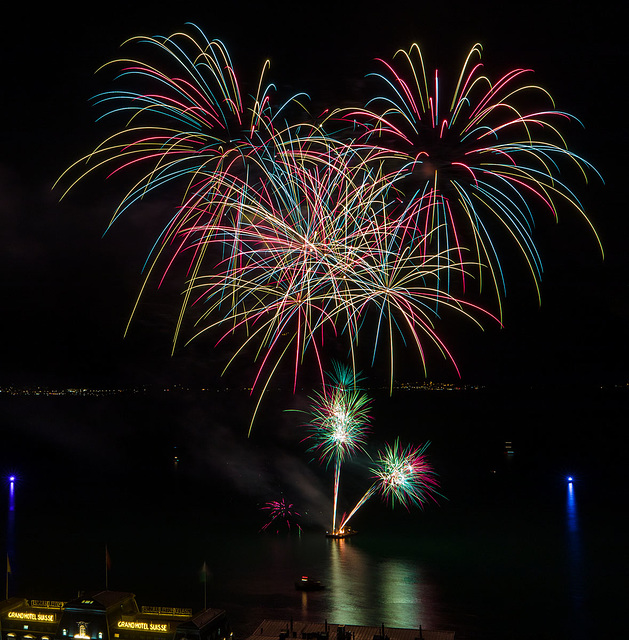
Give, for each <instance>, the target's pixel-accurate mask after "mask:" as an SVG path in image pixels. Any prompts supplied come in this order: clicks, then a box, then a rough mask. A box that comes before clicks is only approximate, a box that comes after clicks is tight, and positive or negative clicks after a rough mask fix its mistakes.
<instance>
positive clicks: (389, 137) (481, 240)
mask: <svg viewBox="0 0 629 640" xmlns="http://www.w3.org/2000/svg"><path fill="white" fill-rule="evenodd" d="M481 49H482V48H481V46H480V45H479V44H477V45H475V46H474V47H473V48H472V49H471V51H470V52H469V54H468V56H467V58H466V60H465V63H464V64H463V67H462V70H461V73H460V75H459V78H458V81H457V82H456V85H455V86H454V89H453V91H452V93H451V97H448V96H444V95H443V93H444V92H443V89H442V85H444V84H446V83H447V78H446V79H445V80H446V82H445V83H444V79H443V78H442V76H441V74H440V73H439V71H438V70H435V71H434V73H432V74H429V73H427V71H426V66H425V64H424V59H423V56H422V53H421V50H420V48H419V46H417V45H416V44H414V45H413V46H411V47H410V49H409V50H408V51H406V50H400V51H398V52H397V54H396V55H395V56H394V61H393V62H388V61H385V60H379V62H380V63H381V65H382V71H381V72H378V73H373V74H370V75H372V76H374V77H375V78H377V80H378V81H379V85H380V86H381V87H382V92H381V93H380V94H378V95H376V96H374V97H373V98H372V99H370V100H369V101H368V102H367V107H366V108H365V109H350V110H347V109H345V110H339V111H337V112H336V113H334V114H332V116H331V117H332V118H340V119H341V120H345V121H348V122H351V125H352V128H353V129H354V131H356V128H357V127H358V133H357V134H356V135H357V142H358V143H359V144H360V145H364V146H365V147H366V148H369V149H371V151H370V153H371V154H372V155H373V154H374V152H376V155H377V156H378V157H380V158H383V159H385V161H386V162H388V163H393V164H394V165H395V166H397V167H398V168H399V171H401V172H402V173H404V174H405V179H404V180H403V181H402V182H401V184H400V188H401V189H402V190H403V191H404V193H405V201H406V214H405V215H406V216H408V217H409V219H411V220H414V224H415V226H416V227H417V229H418V232H419V233H420V234H421V235H423V236H427V237H430V238H431V244H432V245H433V246H435V247H437V251H440V250H443V249H456V250H457V251H463V250H467V251H469V252H470V253H471V255H473V256H475V258H473V262H475V263H476V264H477V265H478V269H477V279H478V281H479V283H480V286H481V288H482V283H483V280H484V276H483V274H484V272H485V269H487V271H488V273H489V278H490V281H491V286H492V288H493V289H494V290H495V292H496V294H497V298H498V304H499V306H500V308H502V302H501V297H502V295H503V294H504V292H505V290H506V282H505V279H504V274H503V269H502V264H501V260H500V250H499V248H498V242H497V241H496V237H497V234H498V232H499V231H500V229H502V230H503V232H504V234H503V235H506V236H507V237H510V238H511V239H512V240H513V241H514V242H515V243H516V245H517V247H518V248H519V251H520V253H521V254H522V255H523V257H524V259H525V261H526V263H527V265H528V269H529V271H530V272H531V275H532V277H533V280H534V283H535V285H536V287H537V291H538V296H539V281H540V279H541V276H542V261H541V257H540V255H539V253H538V251H537V248H536V245H535V241H534V238H533V229H534V226H535V213H536V212H537V210H546V211H548V212H549V213H550V214H551V215H552V216H553V217H554V218H555V219H557V218H558V211H559V209H560V203H562V202H563V203H567V204H568V206H569V207H571V208H572V209H574V210H576V211H577V212H578V213H579V214H580V215H581V216H582V218H583V219H584V220H585V221H586V223H587V224H588V225H589V226H590V227H591V228H592V230H593V231H594V229H593V227H592V225H591V223H590V221H589V219H588V218H587V216H586V214H585V211H584V209H583V206H582V204H581V203H580V201H579V200H578V199H577V197H576V196H575V194H574V193H573V192H572V190H571V189H570V188H569V187H568V185H567V184H566V183H565V181H564V180H563V179H562V175H561V172H560V167H562V166H563V167H564V168H566V169H569V167H570V166H571V167H573V168H576V170H577V172H578V173H580V174H582V176H583V177H584V178H585V180H586V181H587V176H588V174H590V173H594V174H596V175H598V174H597V173H596V171H595V170H594V169H593V167H592V166H591V165H590V164H589V163H588V162H587V161H585V160H584V159H583V158H581V157H579V156H578V155H577V154H575V153H573V152H572V151H570V150H569V148H568V146H567V144H566V141H565V138H564V137H563V135H562V132H561V126H562V124H564V123H566V122H568V121H569V120H574V118H573V117H572V116H570V115H569V114H567V113H565V112H562V111H557V110H556V109H555V105H554V102H553V100H552V98H551V96H550V94H549V93H548V92H547V91H546V90H545V89H543V88H541V87H539V86H536V85H534V84H532V83H529V81H528V77H529V76H530V73H531V70H530V69H514V70H512V71H510V72H508V73H506V74H505V75H503V76H502V77H499V78H498V79H497V80H490V78H489V77H488V76H487V75H484V74H483V65H482V64H481V63H480V57H481ZM537 105H539V106H537ZM360 127H362V132H361V130H360ZM494 228H495V230H496V233H494ZM594 234H595V235H596V232H594ZM597 241H598V236H597ZM599 246H600V241H599ZM601 251H602V248H601ZM448 275H450V274H448ZM461 275H464V274H463V272H461ZM444 282H446V286H449V283H450V280H447V281H444ZM462 284H463V287H464V288H465V278H463V282H462Z"/></svg>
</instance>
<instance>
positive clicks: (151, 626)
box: [118, 620, 168, 633]
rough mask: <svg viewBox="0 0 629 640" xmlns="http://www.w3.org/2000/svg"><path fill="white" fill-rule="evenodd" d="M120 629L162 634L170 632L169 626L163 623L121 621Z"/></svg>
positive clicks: (119, 623)
mask: <svg viewBox="0 0 629 640" xmlns="http://www.w3.org/2000/svg"><path fill="white" fill-rule="evenodd" d="M118 629H135V630H137V631H157V632H162V633H167V632H168V624H167V623H162V622H127V621H126V620H120V621H119V622H118Z"/></svg>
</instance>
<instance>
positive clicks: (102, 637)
mask: <svg viewBox="0 0 629 640" xmlns="http://www.w3.org/2000/svg"><path fill="white" fill-rule="evenodd" d="M230 636H231V631H230V628H229V623H228V621H227V616H226V614H225V612H224V611H223V610H222V609H205V610H204V611H201V612H200V613H198V614H196V615H194V616H193V615H192V609H185V608H179V607H142V608H140V607H138V604H137V602H136V600H135V595H134V594H133V593H127V592H121V591H100V592H98V593H92V594H89V595H84V596H81V597H79V598H77V599H76V600H72V601H69V602H61V601H55V600H26V599H24V598H10V599H9V600H5V601H4V602H0V640H228V638H230Z"/></svg>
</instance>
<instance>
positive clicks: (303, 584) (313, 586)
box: [295, 576, 325, 591]
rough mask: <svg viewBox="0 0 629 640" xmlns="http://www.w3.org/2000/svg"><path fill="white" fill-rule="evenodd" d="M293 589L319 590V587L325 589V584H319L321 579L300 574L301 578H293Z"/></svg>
mask: <svg viewBox="0 0 629 640" xmlns="http://www.w3.org/2000/svg"><path fill="white" fill-rule="evenodd" d="M295 589H297V591H321V589H325V585H324V584H321V580H315V579H314V578H309V577H308V576H301V578H299V579H298V580H295Z"/></svg>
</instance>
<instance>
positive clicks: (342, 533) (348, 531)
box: [325, 527, 358, 540]
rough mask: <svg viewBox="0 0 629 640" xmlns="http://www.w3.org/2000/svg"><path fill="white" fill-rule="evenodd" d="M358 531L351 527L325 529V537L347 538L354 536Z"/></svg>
mask: <svg viewBox="0 0 629 640" xmlns="http://www.w3.org/2000/svg"><path fill="white" fill-rule="evenodd" d="M357 533H358V531H356V529H352V528H351V527H344V528H343V529H338V530H337V531H326V532H325V537H326V538H335V539H336V540H341V539H343V538H349V537H350V536H355V535H356V534H357Z"/></svg>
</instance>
